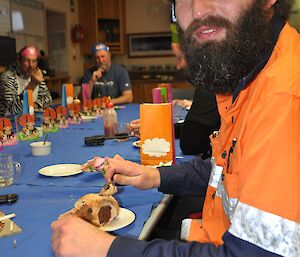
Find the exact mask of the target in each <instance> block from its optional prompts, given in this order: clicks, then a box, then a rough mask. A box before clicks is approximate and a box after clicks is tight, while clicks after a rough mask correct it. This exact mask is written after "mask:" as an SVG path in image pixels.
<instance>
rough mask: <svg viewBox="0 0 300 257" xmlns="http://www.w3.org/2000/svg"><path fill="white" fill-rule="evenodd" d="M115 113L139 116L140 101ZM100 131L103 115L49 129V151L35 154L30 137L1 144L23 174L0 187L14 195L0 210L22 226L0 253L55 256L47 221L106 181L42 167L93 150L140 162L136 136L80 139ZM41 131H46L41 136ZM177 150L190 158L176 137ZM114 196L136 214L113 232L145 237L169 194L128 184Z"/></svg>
mask: <svg viewBox="0 0 300 257" xmlns="http://www.w3.org/2000/svg"><path fill="white" fill-rule="evenodd" d="M39 115H40V116H38V115H37V122H40V121H41V119H42V114H39ZM117 115H118V120H119V121H120V122H130V121H131V120H133V119H137V118H138V117H139V105H138V104H128V105H125V106H124V108H122V109H119V110H118V111H117ZM99 134H103V118H102V117H99V118H98V119H95V120H94V121H93V122H83V123H81V124H77V125H75V124H74V125H70V127H69V128H67V129H61V130H60V131H59V132H56V133H48V141H51V143H52V151H51V153H50V154H49V155H47V156H33V155H32V154H31V148H30V141H25V142H19V143H18V144H17V145H15V146H9V147H5V148H4V150H3V151H2V152H0V153H4V154H12V155H13V158H14V161H18V162H19V163H20V164H21V167H22V173H21V176H20V177H19V178H18V179H17V180H16V181H14V183H13V185H10V186H7V187H0V195H3V194H12V193H13V194H17V195H18V200H17V201H16V202H15V203H11V204H0V211H2V212H3V213H5V214H9V213H15V214H16V217H15V218H13V220H14V222H15V223H16V224H17V225H18V226H20V227H21V228H22V232H21V233H19V234H15V235H11V236H8V237H4V238H0V256H1V257H2V256H3V257H18V256H22V257H27V256H28V257H41V256H43V257H48V256H53V253H52V250H51V235H52V231H51V227H50V224H51V222H52V221H54V220H56V219H57V218H58V216H59V215H60V214H62V213H64V212H66V211H67V210H69V209H71V208H72V207H73V205H74V202H75V201H76V200H77V199H78V198H80V197H81V196H83V195H84V194H87V193H97V192H99V191H100V189H101V188H102V186H103V185H104V184H105V183H106V181H105V179H104V177H103V175H102V174H101V173H90V172H83V173H79V174H76V175H72V176H64V177H52V176H44V175H41V174H40V173H39V170H40V169H41V168H43V167H47V166H49V165H56V164H82V163H84V162H86V161H87V160H89V159H91V158H93V157H94V156H96V155H97V156H102V157H104V156H110V157H111V156H114V155H115V154H120V155H121V156H122V157H123V158H125V159H126V160H130V161H133V162H137V163H139V162H140V153H139V148H137V147H135V146H134V145H133V142H135V141H136V140H137V138H130V139H129V140H127V141H125V142H118V141H117V140H114V139H110V140H105V143H104V145H103V146H86V145H85V144H84V137H87V136H93V135H99ZM44 137H45V134H44V136H43V137H42V138H41V140H43V139H44ZM176 156H177V158H178V159H177V161H178V162H183V161H187V160H189V159H191V158H193V157H192V156H184V155H182V153H181V151H180V149H179V142H178V141H177V140H176ZM115 197H116V199H117V201H118V202H119V204H120V206H122V207H123V208H126V209H129V210H131V211H132V212H133V213H134V214H135V220H134V221H133V222H132V223H131V224H130V225H128V226H126V227H123V228H121V229H118V230H115V231H113V232H112V233H113V234H115V235H126V236H129V237H133V238H139V239H147V236H148V235H149V233H150V232H151V230H152V229H153V227H154V226H155V224H156V223H157V221H158V219H159V217H160V215H161V214H162V212H163V210H164V209H165V207H166V205H167V203H168V201H169V199H170V197H169V196H168V195H164V194H163V193H161V192H158V190H157V189H152V190H145V191H142V190H138V189H135V188H133V187H131V186H118V193H117V194H116V195H115Z"/></svg>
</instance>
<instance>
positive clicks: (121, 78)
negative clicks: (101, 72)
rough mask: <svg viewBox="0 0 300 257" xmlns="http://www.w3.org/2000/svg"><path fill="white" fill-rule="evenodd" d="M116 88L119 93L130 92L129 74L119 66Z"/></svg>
mask: <svg viewBox="0 0 300 257" xmlns="http://www.w3.org/2000/svg"><path fill="white" fill-rule="evenodd" d="M118 86H119V89H120V91H121V92H124V91H127V90H131V81H130V78H129V74H128V72H127V70H126V69H125V68H124V67H121V66H120V69H119V72H118Z"/></svg>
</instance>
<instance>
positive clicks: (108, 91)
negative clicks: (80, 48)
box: [82, 64, 131, 99]
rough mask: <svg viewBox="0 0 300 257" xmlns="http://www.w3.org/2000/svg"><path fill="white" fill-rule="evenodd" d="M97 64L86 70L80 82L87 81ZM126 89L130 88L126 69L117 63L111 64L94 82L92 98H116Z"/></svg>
mask: <svg viewBox="0 0 300 257" xmlns="http://www.w3.org/2000/svg"><path fill="white" fill-rule="evenodd" d="M97 69H98V67H97V66H95V67H93V68H90V69H88V70H86V72H85V74H84V76H83V78H82V83H88V82H89V80H90V79H91V77H92V75H93V72H94V71H96V70H97ZM126 90H131V82H130V79H129V75H128V72H127V70H126V69H125V68H124V67H122V66H121V65H119V64H111V67H110V69H109V71H108V72H104V73H103V76H102V78H101V79H100V80H99V81H96V83H95V84H94V88H93V92H92V99H94V98H96V97H103V96H111V97H112V98H116V97H119V96H121V95H122V93H123V92H124V91H126Z"/></svg>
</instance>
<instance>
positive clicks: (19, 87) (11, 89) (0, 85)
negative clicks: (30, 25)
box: [0, 46, 52, 117]
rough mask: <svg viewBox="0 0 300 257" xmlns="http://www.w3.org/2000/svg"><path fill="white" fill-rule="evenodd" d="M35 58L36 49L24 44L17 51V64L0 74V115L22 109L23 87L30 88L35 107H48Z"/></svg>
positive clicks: (41, 75)
mask: <svg viewBox="0 0 300 257" xmlns="http://www.w3.org/2000/svg"><path fill="white" fill-rule="evenodd" d="M37 59H38V52H37V49H36V48H35V47H34V46H25V47H23V48H22V49H21V50H20V52H19V53H18V56H17V64H16V65H13V66H11V67H9V68H8V70H6V71H5V72H3V73H2V74H1V75H0V117H1V116H4V115H6V114H14V115H16V114H18V113H20V112H21V111H22V109H23V93H24V90H25V89H32V92H33V94H32V96H33V102H34V105H35V108H43V107H48V106H49V105H50V104H51V103H52V98H51V95H50V92H49V91H48V88H47V86H46V84H45V82H44V78H43V74H42V71H41V70H40V69H39V67H38V60H37Z"/></svg>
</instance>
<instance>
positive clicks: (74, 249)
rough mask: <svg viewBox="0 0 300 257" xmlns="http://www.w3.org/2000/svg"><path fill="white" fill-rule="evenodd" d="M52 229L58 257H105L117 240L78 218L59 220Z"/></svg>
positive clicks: (53, 246) (53, 224)
mask: <svg viewBox="0 0 300 257" xmlns="http://www.w3.org/2000/svg"><path fill="white" fill-rule="evenodd" d="M51 227H52V230H53V235H52V238H51V241H52V250H53V252H54V254H55V256H56V257H84V256H98V257H105V256H106V255H107V253H108V250H109V248H110V246H111V244H112V242H113V241H114V239H115V237H114V236H112V235H110V234H108V233H106V232H103V231H101V229H99V228H96V227H95V226H93V225H91V224H90V223H88V222H86V221H84V220H82V219H80V218H78V217H68V218H62V219H59V220H57V221H54V222H53V223H52V224H51Z"/></svg>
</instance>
